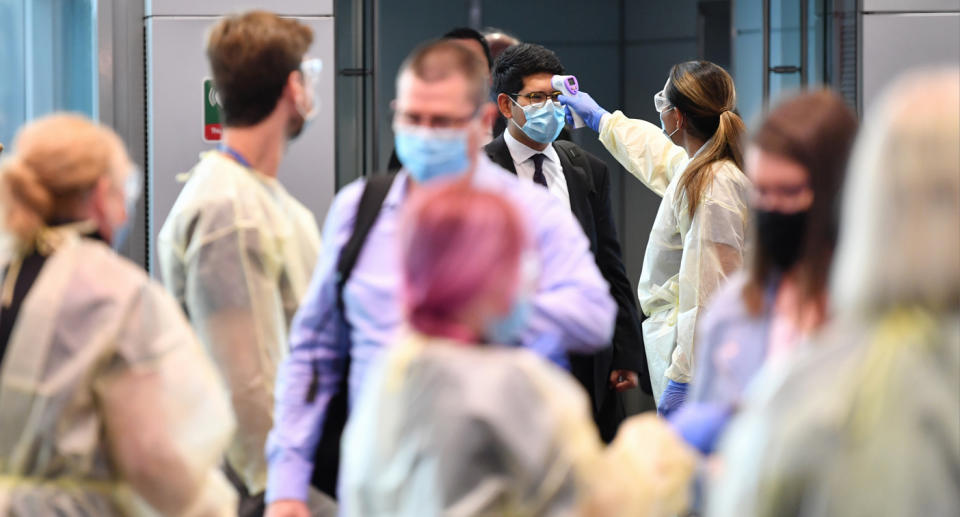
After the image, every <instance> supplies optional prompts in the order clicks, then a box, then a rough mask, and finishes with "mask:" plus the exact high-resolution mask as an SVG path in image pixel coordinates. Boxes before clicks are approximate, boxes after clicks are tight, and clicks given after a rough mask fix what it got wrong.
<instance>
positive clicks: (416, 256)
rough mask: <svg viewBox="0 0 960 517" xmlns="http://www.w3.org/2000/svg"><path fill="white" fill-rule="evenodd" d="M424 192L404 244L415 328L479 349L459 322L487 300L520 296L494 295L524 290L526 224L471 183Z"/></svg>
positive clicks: (408, 217) (407, 217)
mask: <svg viewBox="0 0 960 517" xmlns="http://www.w3.org/2000/svg"><path fill="white" fill-rule="evenodd" d="M419 188H420V189H421V190H418V191H417V192H416V193H415V195H414V199H412V200H411V202H410V205H409V206H408V208H407V211H406V213H405V214H404V219H403V227H402V229H401V241H400V242H401V257H402V261H403V284H404V285H403V287H404V294H405V302H406V311H407V318H408V321H409V322H410V324H411V326H412V327H413V328H414V329H415V330H417V331H419V332H422V333H424V334H426V335H430V336H440V337H448V338H452V339H457V340H460V341H465V342H469V341H475V340H476V339H477V336H474V335H472V332H471V331H470V330H469V329H466V328H465V327H464V326H463V325H462V324H461V322H460V321H458V317H459V316H461V315H462V313H463V311H464V310H466V309H467V308H468V307H470V305H471V304H472V303H473V302H474V301H475V300H477V299H478V298H480V297H481V296H484V295H490V294H492V295H494V296H502V297H504V298H505V299H506V297H511V296H513V294H514V293H513V292H509V293H491V289H492V288H493V287H492V286H493V285H508V286H514V289H516V286H517V285H518V282H519V277H520V274H519V269H520V262H521V256H522V255H523V252H524V249H525V248H526V246H527V236H526V233H525V231H524V227H523V223H522V219H521V217H520V215H519V214H518V212H517V210H516V208H515V207H514V206H513V204H512V203H511V202H510V201H508V200H507V199H505V198H504V197H502V196H500V195H498V194H496V193H493V192H489V191H485V190H480V189H477V188H475V187H473V186H471V185H470V184H469V183H467V182H465V181H456V182H452V183H450V182H448V183H444V184H441V185H438V186H430V187H426V186H421V187H419ZM491 279H501V280H508V281H507V282H506V283H501V282H491Z"/></svg>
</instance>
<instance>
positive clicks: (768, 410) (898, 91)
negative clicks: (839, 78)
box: [708, 68, 960, 517]
mask: <svg viewBox="0 0 960 517" xmlns="http://www.w3.org/2000/svg"><path fill="white" fill-rule="evenodd" d="M958 141H960V69H958V68H952V69H947V70H940V71H932V72H931V71H926V72H920V73H915V74H914V75H911V76H909V77H907V78H904V79H902V80H901V81H899V82H898V83H897V84H896V85H895V86H893V87H892V89H891V90H890V91H889V92H887V94H886V96H885V97H884V98H883V100H882V101H880V102H879V103H878V104H877V106H876V109H875V110H873V111H872V112H871V113H868V115H867V118H866V119H865V121H864V124H863V129H862V131H861V134H860V137H859V139H858V141H857V144H856V146H855V147H854V153H853V159H852V162H851V166H850V170H849V172H848V175H847V181H846V184H845V186H844V199H843V211H842V216H841V223H840V240H839V242H838V246H837V257H836V260H835V262H834V267H833V271H832V275H831V280H830V290H829V296H830V303H831V306H832V307H833V309H834V316H833V321H832V322H831V323H829V324H828V325H827V327H826V329H825V330H824V331H823V332H822V334H821V335H820V336H818V337H817V338H815V339H814V340H813V341H812V343H811V344H810V345H809V346H807V347H806V349H807V350H808V352H807V353H806V354H805V355H802V356H800V357H799V358H798V359H797V360H795V361H791V362H790V364H789V366H788V367H787V368H785V369H777V368H768V369H766V371H764V372H763V373H761V376H760V377H759V378H758V379H757V381H756V383H755V385H754V386H752V387H751V392H750V394H749V395H748V397H747V400H746V403H745V410H744V411H743V413H742V416H741V417H740V418H739V419H737V420H735V421H734V424H733V425H732V426H731V428H730V429H729V431H728V432H727V433H726V435H725V438H724V441H723V442H722V446H721V449H720V455H721V457H722V458H723V460H724V461H723V464H725V465H726V471H725V472H723V474H724V475H723V476H721V477H719V478H718V479H717V480H716V483H715V484H714V486H713V489H712V490H711V495H710V497H709V498H708V500H709V510H710V511H709V512H708V515H712V516H740V515H753V516H757V517H767V516H770V517H772V516H777V517H791V516H796V517H819V516H832V515H870V516H876V517H887V516H889V517H893V516H901V515H925V516H936V517H940V516H944V517H946V516H953V515H960V491H958V490H957V487H958V486H960V391H958V386H960V231H958V228H960V153H958V151H957V142H958Z"/></svg>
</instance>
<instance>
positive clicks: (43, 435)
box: [0, 233, 236, 517]
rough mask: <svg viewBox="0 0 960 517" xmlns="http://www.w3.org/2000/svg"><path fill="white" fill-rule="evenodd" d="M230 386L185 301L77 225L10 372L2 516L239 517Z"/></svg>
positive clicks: (0, 470) (20, 323) (3, 388)
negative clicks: (232, 477)
mask: <svg viewBox="0 0 960 517" xmlns="http://www.w3.org/2000/svg"><path fill="white" fill-rule="evenodd" d="M233 429H234V419H233V415H232V413H231V411H230V404H229V401H228V399H227V394H226V390H225V389H224V386H223V383H222V382H221V380H220V377H219V375H218V374H217V372H216V370H215V368H214V366H213V364H212V362H211V361H210V358H209V357H208V355H207V353H206V352H205V350H204V349H203V346H202V345H201V344H200V342H199V341H198V340H197V338H196V336H195V335H194V334H193V331H192V330H191V329H190V327H189V325H188V323H187V321H186V320H185V319H184V317H183V314H182V313H181V311H180V308H179V307H178V306H177V304H176V303H175V302H174V300H173V299H172V298H171V297H170V296H169V295H168V294H167V293H166V292H164V290H163V288H161V287H160V286H159V285H157V284H155V283H153V282H152V281H150V280H149V279H148V278H147V276H146V275H145V274H144V272H143V271H142V270H141V269H139V268H137V267H136V266H135V265H133V264H132V263H130V262H128V261H127V260H125V259H123V258H121V257H119V256H118V255H116V254H115V253H114V252H113V251H112V250H110V248H108V247H107V246H105V245H104V244H103V243H101V242H98V241H93V240H90V239H84V238H80V237H79V236H78V235H77V234H75V233H74V234H69V235H67V236H65V237H64V241H63V242H62V243H61V244H60V245H59V247H58V248H57V250H56V251H55V252H54V253H53V254H52V255H51V256H50V257H49V258H48V259H47V262H46V263H45V264H44V267H43V269H42V270H41V272H40V276H39V277H38V278H37V280H36V282H35V283H34V284H33V286H32V288H31V290H30V292H29V293H28V295H27V297H26V298H25V299H24V304H23V306H22V307H21V311H20V313H19V316H18V318H17V322H16V325H15V327H14V329H13V334H12V335H11V339H10V343H9V346H8V349H7V352H6V355H5V357H4V359H3V364H2V371H0V515H4V516H17V517H27V516H30V517H34V516H46V515H60V516H66V517H75V516H98V517H100V516H102V517H111V516H121V515H122V516H154V515H171V516H224V517H226V516H229V515H235V514H236V495H235V493H234V490H233V488H232V487H231V486H230V485H229V483H228V482H227V481H226V479H225V478H224V477H223V475H222V474H221V472H220V470H219V465H220V463H221V461H222V455H223V452H224V450H225V449H226V446H227V443H228V442H229V440H230V437H231V435H232V433H233Z"/></svg>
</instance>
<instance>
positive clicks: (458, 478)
mask: <svg viewBox="0 0 960 517" xmlns="http://www.w3.org/2000/svg"><path fill="white" fill-rule="evenodd" d="M341 456H342V459H341V469H342V470H341V478H340V496H341V501H340V502H341V515H346V516H364V517H376V516H383V517H386V516H391V517H398V516H410V517H414V516H416V517H421V516H423V517H431V516H440V515H444V516H472V515H489V516H494V515H498V516H499V515H511V516H543V515H564V516H565V515H582V516H591V517H602V516H620V515H622V516H630V517H653V516H664V517H666V516H669V515H674V514H676V513H677V512H680V511H681V510H683V509H684V508H685V507H686V505H687V502H688V493H687V487H688V482H689V480H690V479H691V477H692V474H693V469H694V464H695V459H694V456H693V453H692V452H691V451H690V450H689V449H688V448H687V447H686V446H685V445H684V444H683V443H682V440H680V439H679V438H677V437H676V436H674V434H673V433H672V432H671V431H670V430H669V429H668V428H667V425H666V424H665V423H664V422H663V421H662V420H660V419H658V418H657V417H655V416H650V415H644V416H639V417H634V418H632V419H629V420H627V421H626V422H624V425H623V426H621V431H620V433H619V435H618V437H617V439H616V440H615V441H614V443H613V444H612V445H611V446H610V448H609V449H606V450H605V449H604V448H603V445H602V443H601V441H600V437H599V434H598V432H597V429H596V427H595V426H594V424H593V421H592V419H591V417H590V412H589V404H588V399H587V396H586V393H585V392H584V391H583V389H582V388H581V387H580V385H579V384H578V383H577V382H576V380H575V379H574V378H573V377H571V376H570V375H569V374H567V373H566V372H564V371H562V370H560V369H558V368H556V367H555V366H553V365H552V364H550V363H548V362H547V361H546V360H544V359H542V358H540V357H538V356H536V355H534V354H533V353H532V352H530V351H529V350H525V349H517V348H509V349H508V348H493V347H480V346H470V345H463V344H455V343H452V342H449V341H443V340H437V339H430V338H426V337H424V336H422V335H411V336H409V337H408V338H406V339H405V340H403V341H402V342H401V343H399V344H398V345H397V346H394V347H391V348H390V349H389V350H388V351H387V353H386V354H384V356H383V357H382V358H381V361H380V362H379V363H378V364H377V365H376V366H375V367H374V369H373V370H371V372H370V375H369V376H368V384H367V385H366V386H365V388H364V390H363V391H362V392H361V394H360V396H359V398H358V402H357V404H356V406H355V407H354V410H353V412H352V413H351V417H350V421H349V422H348V424H347V429H346V431H345V434H344V439H343V442H342V453H341Z"/></svg>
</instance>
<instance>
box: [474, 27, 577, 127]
mask: <svg viewBox="0 0 960 517" xmlns="http://www.w3.org/2000/svg"><path fill="white" fill-rule="evenodd" d="M483 39H485V40H486V41H487V46H488V47H489V48H490V58H491V59H493V62H494V63H496V62H497V58H498V57H500V54H503V51H504V50H507V49H508V48H510V47H513V46H515V45H519V44H520V43H522V42H521V41H520V40H519V39H517V38H516V37H514V36H511V35H510V34H507V33H506V32H505V31H503V30H501V29H495V28H493V27H488V28H487V29H486V30H484V31H483ZM506 129H507V119H506V118H504V117H503V115H501V114H499V113H498V114H497V118H496V120H494V121H493V133H492V137H493V138H498V137H499V136H500V135H502V134H503V132H504V130H506ZM565 139H566V140H569V139H570V138H569V135H567V138H565Z"/></svg>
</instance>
